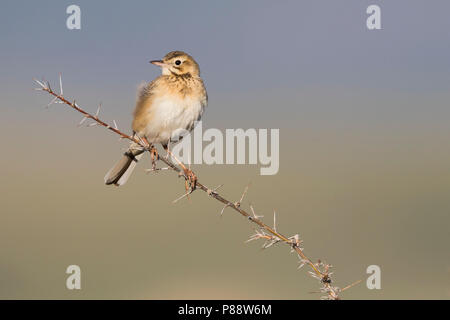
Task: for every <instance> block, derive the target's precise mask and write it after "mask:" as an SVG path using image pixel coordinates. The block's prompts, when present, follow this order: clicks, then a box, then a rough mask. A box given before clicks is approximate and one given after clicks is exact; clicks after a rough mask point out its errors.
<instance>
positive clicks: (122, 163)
mask: <svg viewBox="0 0 450 320" xmlns="http://www.w3.org/2000/svg"><path fill="white" fill-rule="evenodd" d="M143 152H144V150H143V149H137V148H133V146H131V147H130V149H128V150H127V152H125V153H124V154H123V156H122V158H121V159H120V160H119V161H118V162H117V163H116V164H115V165H114V166H113V167H112V168H111V169H110V170H109V171H108V172H107V173H106V175H105V184H108V185H109V184H114V185H116V186H121V185H124V184H125V182H127V180H128V178H129V177H130V175H131V173H132V172H133V170H134V168H135V167H136V164H137V163H138V161H139V159H140V158H141V157H142V155H143V154H142V153H143Z"/></svg>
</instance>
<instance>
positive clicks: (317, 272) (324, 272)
mask: <svg viewBox="0 0 450 320" xmlns="http://www.w3.org/2000/svg"><path fill="white" fill-rule="evenodd" d="M34 80H35V81H36V83H37V84H38V85H39V86H40V87H39V88H36V89H35V90H39V91H45V92H47V93H49V94H50V95H51V96H53V99H52V100H51V102H50V103H49V104H48V105H47V106H46V107H49V106H50V105H52V104H53V103H61V104H66V105H68V106H70V107H71V108H73V109H75V110H76V111H78V112H80V113H81V114H82V115H83V118H82V119H81V121H80V123H79V124H78V125H79V126H80V125H82V124H83V123H84V122H85V121H86V120H89V119H90V120H93V122H92V123H90V124H88V125H87V126H95V125H100V126H103V127H105V128H106V129H108V130H110V131H112V132H114V133H116V134H118V135H119V136H120V139H127V140H130V141H133V142H135V143H137V144H139V145H140V146H141V147H143V148H145V149H146V150H147V151H151V150H152V148H154V147H153V146H151V145H149V144H148V143H146V141H144V140H143V139H141V138H140V137H137V136H136V135H128V134H126V133H124V132H122V131H120V130H119V128H118V126H117V123H116V121H115V120H113V126H111V125H109V124H108V123H106V122H104V121H102V120H100V118H99V113H100V109H101V104H100V105H99V107H98V109H97V111H96V113H95V114H91V113H89V112H86V111H85V110H83V109H82V108H81V107H80V106H79V105H78V104H77V103H76V101H75V100H74V101H73V102H71V101H69V100H67V99H66V98H65V97H64V96H63V88H62V79H61V74H60V75H59V87H60V90H59V91H60V93H59V94H58V93H56V92H55V91H53V90H52V88H51V87H50V83H49V82H45V81H39V80H37V79H34ZM156 160H159V161H162V162H164V163H165V164H166V165H167V166H168V167H167V168H159V169H155V168H153V169H150V170H148V171H155V170H165V169H170V170H174V171H175V172H177V173H178V175H179V176H182V177H184V179H185V180H186V181H188V180H189V177H188V176H187V175H186V173H185V172H184V171H183V170H182V169H181V168H180V167H178V166H177V165H176V164H175V163H173V162H172V161H171V160H170V158H169V157H160V156H159V155H158V156H157V159H156ZM220 187H222V185H220V186H218V187H216V188H214V189H210V188H208V187H207V186H205V185H204V184H202V183H200V182H199V181H198V180H197V181H196V187H195V188H193V187H192V186H191V188H190V189H188V190H187V191H186V193H185V194H184V195H182V196H181V197H179V198H178V199H176V200H175V201H174V202H177V201H179V200H181V199H183V198H185V197H187V196H188V195H189V194H190V193H192V192H194V191H195V190H198V189H199V190H202V191H204V192H206V193H207V194H208V196H210V197H212V198H214V199H216V200H217V201H219V202H221V203H223V204H224V207H223V208H222V211H221V213H220V214H221V215H222V214H223V213H224V211H225V209H226V208H228V207H229V208H231V209H233V210H235V211H236V212H238V213H240V214H241V215H242V216H244V217H245V218H246V219H247V220H249V221H250V222H252V223H254V224H255V225H256V227H255V229H254V230H255V234H253V235H251V236H250V238H249V239H248V240H247V241H246V242H249V241H253V240H259V239H263V240H265V242H264V244H263V246H262V247H263V248H264V249H265V248H269V247H271V246H273V245H275V244H277V243H285V244H287V245H288V246H289V247H290V248H291V252H295V253H296V254H297V256H298V258H299V267H298V268H299V269H300V268H301V267H303V266H304V265H308V266H309V267H310V268H311V271H309V272H308V273H309V274H310V275H311V276H312V277H313V278H315V279H317V280H319V281H320V283H321V288H320V293H325V294H326V296H323V297H322V298H323V299H329V300H338V299H339V298H340V296H339V294H340V293H341V292H342V291H344V290H347V289H349V288H351V287H353V286H354V285H356V284H358V283H359V282H360V281H357V282H354V283H352V284H350V285H348V286H346V287H344V288H339V287H336V286H333V285H332V279H331V275H332V274H333V272H331V271H330V269H331V267H332V266H331V265H330V264H325V263H324V262H322V261H320V260H318V262H316V263H314V262H312V260H311V259H309V258H308V257H307V256H306V255H305V253H304V252H303V250H304V249H303V247H302V243H303V241H302V240H301V239H300V237H299V235H298V234H296V235H293V236H290V237H288V236H285V235H283V234H281V233H280V232H278V231H277V228H276V213H275V212H274V215H273V227H270V226H268V225H267V224H265V223H264V222H263V221H262V220H261V218H262V217H263V216H258V215H257V214H256V213H255V211H254V209H253V206H251V205H250V210H251V213H249V212H247V211H245V210H244V209H242V208H241V204H242V201H243V200H244V197H245V195H246V193H247V191H248V188H249V186H247V187H246V188H245V190H244V192H243V193H242V196H241V198H240V199H239V201H236V202H231V201H229V200H227V199H225V198H224V197H222V196H221V195H220V194H219V193H218V192H217V190H218V189H219V188H220Z"/></svg>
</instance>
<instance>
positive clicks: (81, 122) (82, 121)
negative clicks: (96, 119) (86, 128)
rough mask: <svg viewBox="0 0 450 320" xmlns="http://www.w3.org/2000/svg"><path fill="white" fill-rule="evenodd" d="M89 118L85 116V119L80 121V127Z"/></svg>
mask: <svg viewBox="0 0 450 320" xmlns="http://www.w3.org/2000/svg"><path fill="white" fill-rule="evenodd" d="M87 119H88V117H83V119H81V121H80V123H78V127H81V125H82V124H83V123H84V122H85V121H86V120H87Z"/></svg>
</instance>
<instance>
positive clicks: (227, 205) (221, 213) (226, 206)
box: [220, 204, 230, 217]
mask: <svg viewBox="0 0 450 320" xmlns="http://www.w3.org/2000/svg"><path fill="white" fill-rule="evenodd" d="M229 206H230V204H226V205H225V206H224V207H223V208H222V211H220V216H221V217H222V215H223V212H224V211H225V209H226V208H228V207H229Z"/></svg>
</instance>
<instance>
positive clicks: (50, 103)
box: [45, 97, 58, 109]
mask: <svg viewBox="0 0 450 320" xmlns="http://www.w3.org/2000/svg"><path fill="white" fill-rule="evenodd" d="M57 99H58V97H54V98H53V99H52V101H50V102H49V104H48V105H47V106H46V107H45V108H46V109H48V108H49V107H50V106H51V105H52V104H53V103H55V101H56V100H57Z"/></svg>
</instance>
